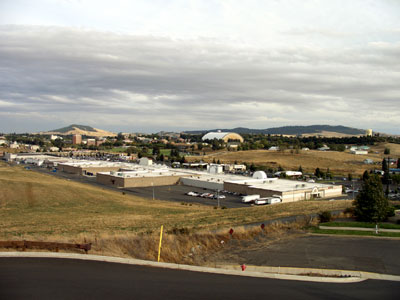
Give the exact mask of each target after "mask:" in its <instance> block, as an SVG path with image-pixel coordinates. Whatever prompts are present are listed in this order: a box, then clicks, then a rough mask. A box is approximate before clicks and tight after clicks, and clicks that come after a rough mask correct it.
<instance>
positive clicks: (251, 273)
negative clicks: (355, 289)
mask: <svg viewBox="0 0 400 300" xmlns="http://www.w3.org/2000/svg"><path fill="white" fill-rule="evenodd" d="M2 257H4V258H5V257H8V258H15V257H19V258H61V259H80V260H91V261H102V262H109V263H120V264H129V265H137V266H148V267H156V268H167V269H175V270H185V271H194V272H204V273H214V274H223V275H235V276H246V277H258V278H270V279H285V280H298V281H311V282H326V283H355V282H361V281H364V280H366V279H367V278H361V277H347V278H332V277H317V276H303V275H292V274H279V273H265V271H263V268H264V267H259V268H260V269H257V267H256V268H254V269H247V270H246V271H244V272H243V271H241V270H237V268H240V267H239V266H231V269H225V268H223V269H222V268H211V267H200V266H190V265H181V264H172V263H163V262H161V263H157V262H154V261H147V260H139V259H131V258H119V257H111V256H100V255H87V254H76V253H46V252H0V258H2ZM306 273H307V271H305V272H303V274H306ZM299 274H300V272H299ZM376 275H377V277H376V278H372V277H371V279H380V280H393V279H389V277H388V278H386V277H387V276H391V275H382V274H376ZM378 275H379V276H378ZM381 276H383V277H381ZM395 277H396V276H395ZM368 278H370V277H368ZM396 280H399V281H400V277H399V279H397V277H396Z"/></svg>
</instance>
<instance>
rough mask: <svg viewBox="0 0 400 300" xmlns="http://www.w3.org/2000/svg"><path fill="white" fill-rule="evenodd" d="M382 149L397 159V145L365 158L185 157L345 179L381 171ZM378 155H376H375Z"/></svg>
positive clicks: (309, 154) (260, 153)
mask: <svg viewBox="0 0 400 300" xmlns="http://www.w3.org/2000/svg"><path fill="white" fill-rule="evenodd" d="M385 148H389V149H390V152H391V154H390V156H391V157H396V158H397V157H400V145H398V144H381V145H378V146H374V147H372V148H371V151H370V152H372V153H369V154H368V155H354V154H350V153H349V152H348V151H346V152H336V151H317V150H310V151H300V152H299V153H298V154H296V153H291V151H290V150H286V151H284V152H281V151H268V150H251V151H237V152H234V151H232V152H227V151H224V152H214V153H212V154H209V155H205V156H200V157H199V156H196V157H186V159H187V160H188V161H196V160H199V159H202V160H203V161H205V162H211V161H213V160H214V159H215V160H220V161H221V163H234V162H235V161H237V162H239V163H241V162H246V163H250V164H251V163H254V164H256V165H261V166H265V167H271V168H277V167H279V166H282V167H283V168H285V169H286V170H297V169H298V168H299V166H302V168H303V170H304V171H306V172H311V173H313V172H314V171H315V168H317V167H319V168H320V169H321V170H322V171H325V170H326V169H327V168H329V169H330V171H331V172H332V173H333V174H341V175H346V174H348V173H353V174H357V175H361V174H362V173H363V172H364V171H365V170H370V169H375V168H378V169H380V168H381V166H380V163H381V161H382V159H383V157H384V155H383V151H384V149H385ZM375 152H379V153H375ZM366 158H370V159H372V160H373V161H374V162H377V163H379V164H378V165H366V164H364V163H363V161H364V160H365V159H366Z"/></svg>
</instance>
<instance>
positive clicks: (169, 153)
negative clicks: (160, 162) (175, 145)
mask: <svg viewBox="0 0 400 300" xmlns="http://www.w3.org/2000/svg"><path fill="white" fill-rule="evenodd" d="M147 153H148V154H153V149H149V150H148V151H147ZM160 154H164V155H166V156H170V155H171V149H160Z"/></svg>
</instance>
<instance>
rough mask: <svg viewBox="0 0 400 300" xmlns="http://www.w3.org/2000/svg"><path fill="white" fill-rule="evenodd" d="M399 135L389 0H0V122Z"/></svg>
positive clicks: (399, 60) (37, 127) (399, 67)
mask: <svg viewBox="0 0 400 300" xmlns="http://www.w3.org/2000/svg"><path fill="white" fill-rule="evenodd" d="M72 123H77V124H84V125H91V126H94V127H97V128H100V129H106V130H111V131H116V132H119V131H124V132H157V131H160V130H174V131H180V130H190V129H212V128H233V127H238V126H242V127H249V128H269V127H277V126H284V125H311V124H330V125H345V126H351V127H357V128H372V129H374V130H375V131H381V132H387V133H395V134H400V1H398V0H386V1H385V0H376V1H372V0H371V1H369V0H359V1H358V0H351V1H349V0H343V1H341V0H301V1H297V0H296V1H295V0H281V1H278V0H277V1H272V0H271V1H267V0H264V1H261V0H258V1H257V0H246V1H243V0H151V1H149V0H143V1H140V0H113V1H100V0H69V1H67V0H35V1H32V0H1V1H0V132H14V131H16V132H26V131H29V132H31V131H42V130H50V129H54V128H59V127H62V126H65V125H69V124H72Z"/></svg>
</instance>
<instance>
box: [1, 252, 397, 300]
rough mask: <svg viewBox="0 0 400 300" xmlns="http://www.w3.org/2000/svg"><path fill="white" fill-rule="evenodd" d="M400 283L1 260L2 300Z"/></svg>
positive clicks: (216, 294)
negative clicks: (319, 279)
mask: <svg viewBox="0 0 400 300" xmlns="http://www.w3.org/2000/svg"><path fill="white" fill-rule="evenodd" d="M399 294H400V283H399V282H390V281H375V280H368V281H364V282H360V283H346V284H338V283H314V282H302V281H288V280H278V279H264V278H251V277H241V276H229V275H217V274H208V273H197V272H189V271H179V270H169V269H160V268H151V267H143V266H132V265H123V264H114V263H104V262H93V261H80V260H69V259H39V258H0V299H163V300H165V299H302V300H304V299H307V300H313V299H341V300H342V299H363V300H366V299H385V300H387V299H399Z"/></svg>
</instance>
